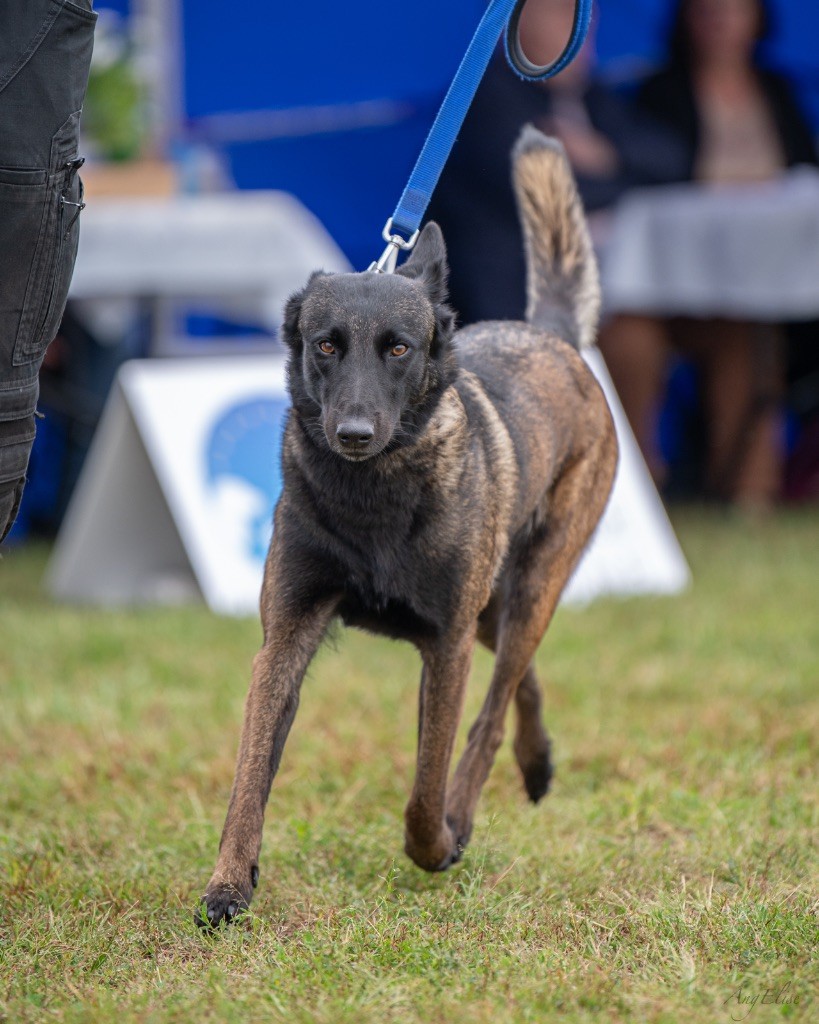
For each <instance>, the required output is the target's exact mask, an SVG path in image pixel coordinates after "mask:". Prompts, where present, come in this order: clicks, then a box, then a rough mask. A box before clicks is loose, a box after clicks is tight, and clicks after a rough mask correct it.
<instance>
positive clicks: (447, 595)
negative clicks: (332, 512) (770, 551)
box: [334, 489, 460, 637]
mask: <svg viewBox="0 0 819 1024" xmlns="http://www.w3.org/2000/svg"><path fill="white" fill-rule="evenodd" d="M424 497H425V496H424V495H422V494H418V493H413V492H412V489H410V490H409V492H408V493H407V494H405V495H404V497H403V500H400V501H385V500H384V496H383V495H382V496H380V500H378V501H377V502H376V503H375V504H373V505H371V506H367V505H365V507H363V508H360V509H359V510H358V515H353V516H352V517H350V516H349V515H347V516H345V517H344V519H343V520H341V521H339V522H337V524H336V530H335V531H334V540H335V545H334V546H335V549H336V556H337V558H338V561H339V569H340V582H341V587H342V592H343V595H344V596H343V599H342V603H341V608H340V612H341V616H342V618H343V619H344V620H345V621H346V622H347V623H348V624H350V625H358V626H364V627H365V628H368V629H373V630H376V631H379V632H386V633H388V634H390V635H394V636H403V637H411V636H414V635H417V634H419V633H420V634H429V633H431V632H438V631H439V630H440V629H441V628H443V627H444V625H445V623H446V622H447V621H448V620H449V618H450V616H451V614H452V608H451V607H450V605H451V603H452V601H453V595H454V593H455V592H457V579H458V575H459V569H458V563H459V561H460V551H459V547H458V545H457V543H455V542H454V539H453V538H452V537H451V536H449V531H448V530H446V529H444V528H442V523H441V522H440V519H439V517H438V516H437V515H436V510H435V507H434V502H432V501H430V500H429V499H427V500H424ZM348 511H353V509H350V510H348Z"/></svg>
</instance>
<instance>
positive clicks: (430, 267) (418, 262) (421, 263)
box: [396, 220, 449, 305]
mask: <svg viewBox="0 0 819 1024" xmlns="http://www.w3.org/2000/svg"><path fill="white" fill-rule="evenodd" d="M396 274H401V275H403V276H404V277H413V278H417V279H418V280H419V281H421V282H423V284H424V285H425V287H426V290H427V294H428V295H429V297H430V299H431V301H432V303H433V305H438V304H439V303H444V302H446V300H447V288H446V282H447V277H448V276H449V266H448V264H447V260H446V245H445V244H444V236H443V235H442V234H441V229H440V228H439V227H438V225H437V224H436V223H435V221H434V220H431V221H429V222H428V223H427V224H425V225H424V229H423V231H422V232H421V234H420V235H419V237H418V241H417V242H416V243H415V248H414V249H413V250H412V255H411V256H410V258H409V259H408V260H407V262H406V263H405V264H404V265H403V266H401V267H399V268H398V269H397V270H396Z"/></svg>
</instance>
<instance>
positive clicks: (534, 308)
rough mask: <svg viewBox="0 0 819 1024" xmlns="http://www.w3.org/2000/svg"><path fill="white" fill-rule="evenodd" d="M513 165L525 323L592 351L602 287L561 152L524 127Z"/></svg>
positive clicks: (552, 141) (554, 143) (551, 141)
mask: <svg viewBox="0 0 819 1024" xmlns="http://www.w3.org/2000/svg"><path fill="white" fill-rule="evenodd" d="M512 164H513V172H512V173H513V180H514V185H515V195H516V197H517V202H518V210H519V212H520V220H521V225H522V227H523V238H524V243H525V247H526V277H527V286H526V319H527V320H528V322H529V323H530V324H533V325H534V326H536V327H543V328H545V329H547V330H552V331H554V332H555V333H556V334H559V335H560V336H561V337H562V338H564V339H565V340H566V341H569V342H571V344H572V345H574V346H575V348H583V347H584V346H586V345H591V344H593V343H594V337H595V333H596V331H597V320H598V315H599V312H600V282H599V278H598V275H597V261H596V259H595V256H594V250H593V248H592V244H591V239H590V238H589V232H588V228H587V227H586V218H585V215H584V213H583V205H582V203H581V201H580V196H579V195H578V193H577V185H576V184H575V181H574V176H573V174H572V170H571V167H570V166H569V161H568V159H567V158H566V153H565V151H564V149H563V146H562V145H561V144H560V143H559V142H558V141H557V139H552V138H548V137H547V136H545V135H543V134H542V132H539V131H538V130H537V129H536V128H533V127H532V126H531V125H526V127H525V128H524V129H523V131H522V132H521V134H520V137H519V138H518V141H517V144H516V146H515V149H514V152H513V154H512Z"/></svg>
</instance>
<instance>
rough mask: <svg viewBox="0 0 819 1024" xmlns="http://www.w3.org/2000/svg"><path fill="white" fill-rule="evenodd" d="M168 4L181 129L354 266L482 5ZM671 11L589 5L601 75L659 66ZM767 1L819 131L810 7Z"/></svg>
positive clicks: (604, 0)
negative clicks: (296, 205) (312, 219)
mask: <svg viewBox="0 0 819 1024" xmlns="http://www.w3.org/2000/svg"><path fill="white" fill-rule="evenodd" d="M177 3H178V4H179V24H180V27H181V33H180V35H181V38H180V43H181V45H180V49H181V51H182V53H181V54H180V66H179V74H180V79H181V81H180V93H181V99H182V110H181V111H180V114H181V121H180V124H179V126H178V132H179V136H180V138H181V139H183V140H187V141H196V140H201V141H204V142H206V143H208V144H210V145H214V146H216V147H218V148H219V149H220V150H221V151H222V152H223V153H224V154H225V156H226V158H227V161H228V163H229V166H230V169H231V172H232V174H233V177H234V179H235V181H236V183H237V184H238V185H239V186H240V187H242V188H283V189H286V190H288V191H291V192H293V193H295V194H296V195H297V196H299V197H300V198H301V199H302V201H303V202H304V203H305V204H306V205H307V206H308V207H309V208H310V209H312V210H313V211H314V212H315V213H316V214H317V215H318V217H319V218H320V219H321V220H322V221H323V222H324V223H325V224H326V226H327V227H328V229H329V230H330V232H331V233H332V234H333V235H334V237H335V238H336V240H337V241H338V242H339V244H340V245H341V246H342V247H343V248H344V250H345V251H346V252H347V255H348V256H349V257H350V259H351V260H352V262H353V264H354V266H356V267H357V268H359V269H360V268H363V267H364V266H366V265H367V263H369V261H370V260H371V259H373V258H374V257H375V256H376V255H377V254H378V252H379V251H380V232H381V228H382V226H383V224H384V221H385V220H386V218H387V217H388V216H389V214H390V213H391V212H392V210H393V208H394V206H395V203H396V201H397V199H398V195H399V193H400V192H401V189H402V188H403V185H404V182H405V180H406V177H407V175H408V173H409V171H410V169H411V167H412V164H413V162H414V160H415V157H416V155H417V153H418V150H419V148H420V145H421V143H422V141H423V139H424V136H425V134H426V131H427V129H428V127H429V124H430V122H431V120H432V118H433V116H434V113H435V110H436V109H437V105H438V103H439V102H440V99H441V97H442V95H443V92H444V90H445V89H446V86H447V85H448V83H449V81H450V79H451V77H452V75H453V73H454V71H455V68H456V67H457V65H458V62H459V60H460V58H461V55H462V53H463V51H464V49H465V47H466V44H467V42H468V40H469V37H470V36H471V33H472V31H473V30H474V27H475V25H476V24H477V22H478V19H479V18H480V15H481V13H482V11H483V9H484V7H485V0H447V2H446V3H441V2H440V0H412V3H401V4H385V3H384V2H383V0H358V2H357V3H354V4H350V3H338V0H313V2H312V3H310V4H271V3H270V2H269V0H243V2H242V4H240V5H237V6H235V7H233V8H231V9H230V10H228V9H227V8H226V7H225V5H224V2H223V0H177ZM133 5H134V0H130V3H129V0H98V3H97V6H98V7H104V6H114V7H116V8H117V9H118V10H120V11H123V10H127V9H128V8H129V7H131V6H133ZM673 6H674V3H673V0H600V3H599V26H598V33H597V50H598V56H599V61H600V66H601V69H602V71H603V72H604V73H607V74H610V75H611V76H612V77H614V78H617V79H622V78H624V77H626V76H628V75H630V74H635V73H637V72H639V70H641V69H643V70H644V69H645V68H646V67H647V66H649V65H651V64H652V63H655V64H656V63H658V62H660V61H661V60H662V59H663V41H664V37H665V32H666V28H667V23H668V18H669V14H670V11H671V9H672V8H673ZM772 6H773V8H774V12H775V15H776V18H775V21H776V27H777V32H776V38H775V40H774V42H773V44H772V45H771V46H770V47H769V52H768V53H767V57H768V58H769V59H770V60H771V61H772V62H773V63H774V64H776V65H777V66H780V67H783V68H785V69H786V70H788V71H789V72H790V73H791V75H792V76H793V77H794V79H795V81H796V83H797V85H798V87H799V89H800V92H801V95H802V98H803V101H804V103H805V106H806V107H807V108H808V110H809V111H810V113H811V115H812V116H813V117H814V119H815V123H816V125H817V129H819V57H817V52H816V42H817V40H819V4H818V3H816V2H815V0H772ZM510 74H511V72H510Z"/></svg>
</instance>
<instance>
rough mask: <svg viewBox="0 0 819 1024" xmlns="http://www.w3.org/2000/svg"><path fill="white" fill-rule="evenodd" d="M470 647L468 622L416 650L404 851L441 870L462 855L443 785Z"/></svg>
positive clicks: (471, 637)
mask: <svg viewBox="0 0 819 1024" xmlns="http://www.w3.org/2000/svg"><path fill="white" fill-rule="evenodd" d="M474 646H475V630H474V627H473V628H472V629H471V630H468V631H466V632H464V633H462V634H461V635H460V636H458V637H456V638H455V639H454V640H449V638H448V640H447V642H443V641H442V642H440V643H436V644H434V645H424V647H423V649H422V651H421V654H422V657H423V659H424V672H423V676H422V678H421V697H420V701H419V710H420V718H419V722H418V762H417V768H416V773H415V784H414V785H413V788H412V795H411V796H410V799H409V802H408V804H407V808H406V812H405V815H404V818H405V824H406V835H405V850H406V852H407V855H408V856H409V857H411V858H412V860H414V861H415V863H416V864H417V865H418V866H419V867H421V868H424V869H425V870H426V871H443V870H444V869H445V868H448V867H449V865H450V864H452V863H454V862H455V861H456V860H458V859H459V858H460V854H461V851H460V849H459V847H458V844H457V841H456V840H457V837H456V836H455V835H453V833H452V830H451V828H450V826H449V824H448V822H447V820H446V787H447V778H448V776H449V765H450V762H451V760H452V748H453V746H454V743H455V734H456V733H457V731H458V722H459V721H460V717H461V709H462V705H463V696H464V691H465V689H466V681H467V678H468V677H469V669H470V665H471V663H472V652H473V649H474Z"/></svg>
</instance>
